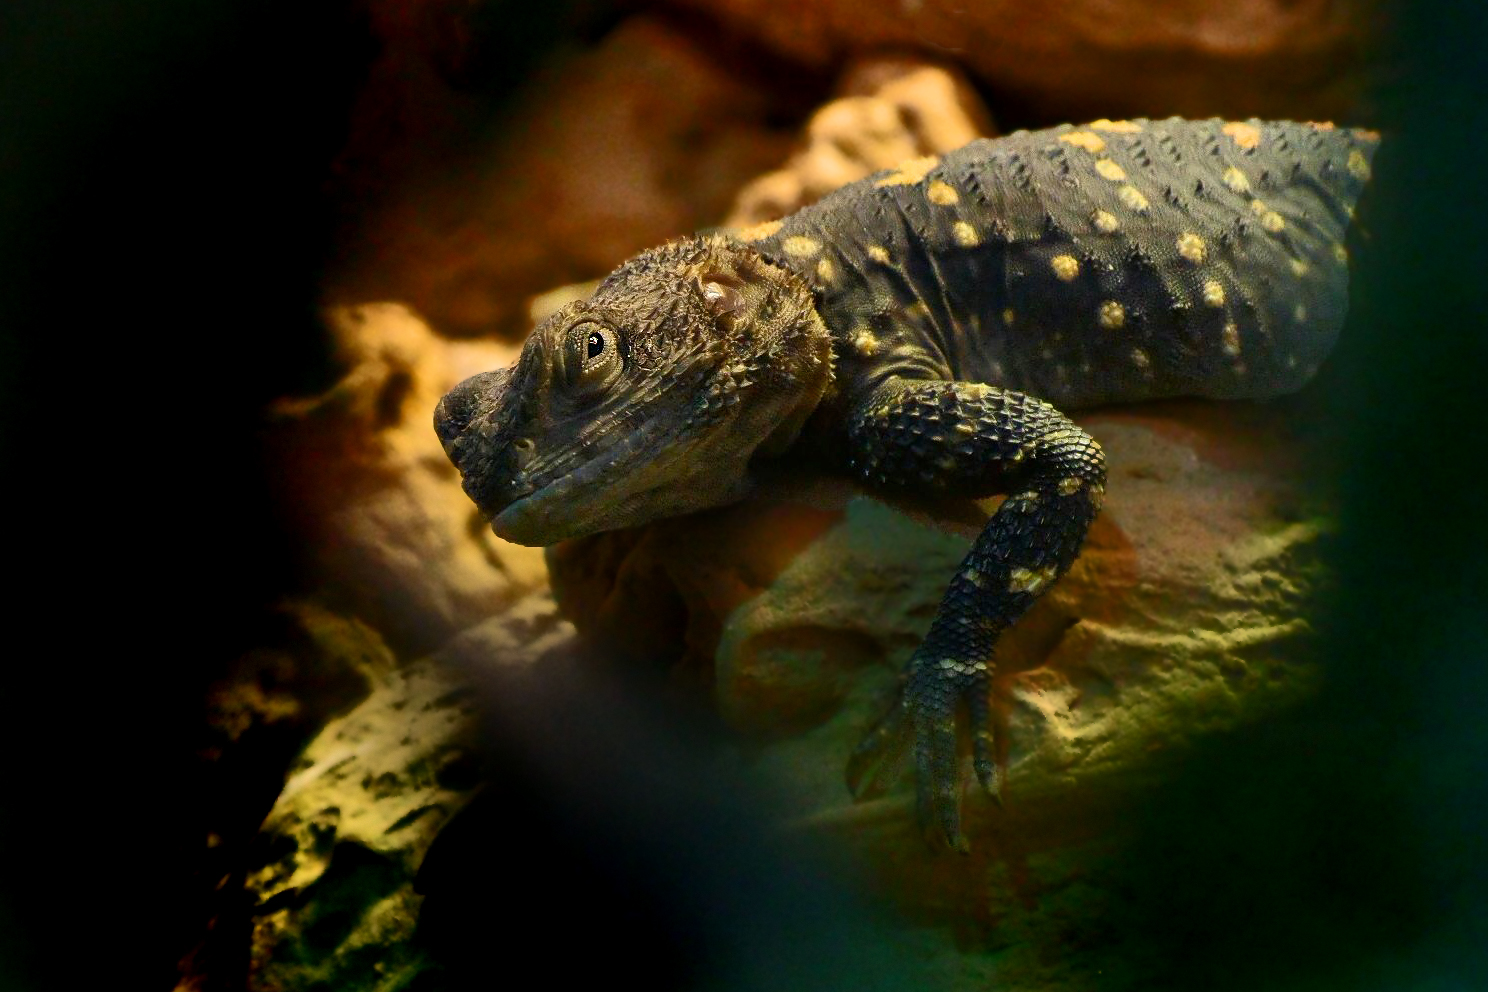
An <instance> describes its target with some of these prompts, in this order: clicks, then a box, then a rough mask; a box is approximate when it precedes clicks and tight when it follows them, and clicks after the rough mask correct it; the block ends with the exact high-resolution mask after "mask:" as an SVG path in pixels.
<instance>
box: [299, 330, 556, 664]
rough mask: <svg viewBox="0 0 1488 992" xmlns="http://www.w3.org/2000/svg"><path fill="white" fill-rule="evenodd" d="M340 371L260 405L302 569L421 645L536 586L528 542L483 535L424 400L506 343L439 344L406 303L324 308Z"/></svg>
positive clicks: (502, 354) (501, 352)
mask: <svg viewBox="0 0 1488 992" xmlns="http://www.w3.org/2000/svg"><path fill="white" fill-rule="evenodd" d="M329 326H330V331H331V334H332V337H333V339H334V345H335V350H336V355H337V360H338V362H339V363H340V364H341V365H342V367H344V368H346V369H347V372H346V374H345V376H344V377H343V378H342V379H341V380H340V381H339V382H338V383H337V384H336V385H335V386H334V387H332V388H331V389H330V390H329V391H328V392H326V393H325V394H324V395H322V396H319V397H315V398H314V399H310V400H295V401H285V402H282V403H280V404H278V405H277V406H276V408H275V410H274V411H273V414H274V417H275V420H276V424H275V433H274V436H273V438H272V443H271V447H272V448H273V449H274V451H275V452H276V456H277V459H278V461H279V464H280V465H281V467H282V469H283V472H284V478H283V485H282V487H281V492H282V494H283V498H284V506H285V513H286V514H287V516H288V517H289V518H290V521H291V523H292V524H293V525H294V526H295V527H296V529H297V530H298V531H299V532H300V533H302V534H304V535H305V540H306V545H305V555H306V558H307V562H306V564H307V566H308V571H309V573H310V576H311V577H312V579H313V580H315V581H316V582H318V583H319V584H321V585H323V586H324V587H325V588H326V590H327V595H328V597H329V598H330V599H331V600H332V601H333V602H335V603H336V604H337V605H338V606H340V607H342V608H344V609H346V610H348V611H349V612H351V613H353V614H354V615H356V616H360V617H364V618H366V619H367V620H368V622H371V623H374V624H375V625H376V626H377V627H378V629H379V630H381V631H382V632H383V634H384V635H385V636H387V637H388V638H389V640H390V641H391V642H392V643H393V644H394V645H395V646H397V647H399V648H403V649H407V650H410V651H413V652H418V651H427V650H430V649H432V648H434V647H435V646H437V645H439V644H441V643H443V641H444V640H445V639H446V638H448V637H449V636H450V635H452V634H454V633H455V632H457V631H459V630H462V629H464V628H465V627H467V626H469V625H470V624H472V623H475V622H477V621H479V620H481V619H483V618H485V617H487V616H490V615H491V614H493V613H496V612H499V611H501V610H503V609H504V608H505V607H506V606H507V605H509V604H510V603H512V602H514V601H515V600H516V599H518V598H519V597H521V596H522V595H524V594H525V593H526V592H528V591H530V590H532V589H534V588H537V587H538V586H540V585H541V584H542V583H543V581H544V576H543V565H542V559H541V553H540V552H538V551H536V550H534V549H531V548H523V547H520V546H518V545H515V544H508V543H507V542H505V541H502V540H501V539H499V538H497V537H496V536H495V535H494V534H492V533H491V531H490V528H489V527H487V526H486V525H485V522H484V521H482V520H481V518H480V515H479V514H478V513H477V512H476V509H475V506H474V505H473V504H472V503H471V502H470V500H469V499H467V498H466V497H465V494H464V493H463V492H461V490H460V485H459V476H458V474H457V473H456V472H455V470H454V468H453V467H452V466H451V465H450V463H449V459H448V458H446V457H445V455H444V452H443V450H441V448H440V446H439V439H438V438H437V437H436V436H435V434H434V429H433V426H432V424H433V417H434V405H435V404H436V403H437V402H438V401H439V397H440V396H442V395H443V394H444V393H445V391H446V390H448V389H449V388H450V386H452V385H454V384H455V383H456V382H458V381H459V380H461V379H463V378H465V377H467V376H470V375H474V374H475V373H477V372H483V371H486V370H488V369H492V368H497V367H500V366H504V365H507V364H510V362H511V361H512V360H513V358H514V357H515V355H516V349H515V348H514V347H512V346H510V345H500V344H494V343H489V342H473V341H472V342H451V341H448V340H446V339H444V338H441V337H439V336H437V335H435V334H434V333H433V332H432V331H431V330H430V329H429V327H428V326H427V325H426V324H424V322H423V321H421V320H419V319H418V318H417V317H415V316H414V315H413V314H412V313H410V312H409V311H408V310H407V309H406V308H404V307H401V306H397V305H394V304H377V305H370V306H365V307H356V308H348V309H343V310H337V311H333V312H332V313H331V314H330V315H329Z"/></svg>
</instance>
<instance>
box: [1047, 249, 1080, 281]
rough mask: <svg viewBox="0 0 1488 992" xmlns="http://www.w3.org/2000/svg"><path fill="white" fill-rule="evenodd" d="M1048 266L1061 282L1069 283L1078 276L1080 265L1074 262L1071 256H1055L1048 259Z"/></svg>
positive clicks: (1073, 257)
mask: <svg viewBox="0 0 1488 992" xmlns="http://www.w3.org/2000/svg"><path fill="white" fill-rule="evenodd" d="M1049 266H1050V267H1051V268H1053V270H1054V274H1055V275H1056V276H1058V277H1059V278H1060V280H1061V281H1063V282H1069V281H1070V280H1071V279H1073V278H1074V277H1075V276H1077V275H1079V274H1080V263H1079V262H1077V261H1075V256H1073V255H1055V256H1054V257H1053V258H1051V259H1049Z"/></svg>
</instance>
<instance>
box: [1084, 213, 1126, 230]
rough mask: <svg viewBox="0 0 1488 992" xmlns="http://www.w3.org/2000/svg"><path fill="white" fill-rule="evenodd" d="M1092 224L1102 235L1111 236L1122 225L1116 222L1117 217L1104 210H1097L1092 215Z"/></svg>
mask: <svg viewBox="0 0 1488 992" xmlns="http://www.w3.org/2000/svg"><path fill="white" fill-rule="evenodd" d="M1090 223H1091V224H1093V225H1094V226H1095V229H1096V230H1097V231H1099V232H1101V233H1102V234H1111V233H1113V232H1114V231H1115V230H1116V229H1117V228H1118V227H1120V226H1121V225H1120V224H1119V223H1118V222H1117V220H1116V215H1115V214H1111V213H1107V212H1106V211H1104V210H1097V211H1095V213H1093V214H1091V215H1090Z"/></svg>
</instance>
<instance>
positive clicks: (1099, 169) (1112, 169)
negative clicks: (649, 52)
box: [1095, 158, 1126, 183]
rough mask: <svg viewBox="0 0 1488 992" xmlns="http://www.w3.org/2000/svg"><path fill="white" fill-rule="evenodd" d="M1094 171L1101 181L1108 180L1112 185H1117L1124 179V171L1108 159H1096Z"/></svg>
mask: <svg viewBox="0 0 1488 992" xmlns="http://www.w3.org/2000/svg"><path fill="white" fill-rule="evenodd" d="M1095 171H1096V174H1097V175H1099V176H1100V177H1101V178H1102V179H1109V180H1111V182H1113V183H1119V182H1121V181H1122V180H1123V179H1125V178H1126V170H1125V169H1123V168H1122V167H1121V166H1119V165H1117V164H1116V163H1115V162H1112V161H1111V160H1110V159H1108V158H1098V159H1096V160H1095Z"/></svg>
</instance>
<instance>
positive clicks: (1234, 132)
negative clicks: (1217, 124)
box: [1220, 121, 1261, 148]
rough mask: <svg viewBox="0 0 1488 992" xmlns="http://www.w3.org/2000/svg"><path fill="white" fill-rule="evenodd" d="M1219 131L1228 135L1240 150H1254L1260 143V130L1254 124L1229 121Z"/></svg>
mask: <svg viewBox="0 0 1488 992" xmlns="http://www.w3.org/2000/svg"><path fill="white" fill-rule="evenodd" d="M1220 130H1221V131H1222V132H1224V133H1225V134H1227V135H1229V136H1230V138H1231V139H1232V140H1233V141H1234V142H1235V144H1237V145H1239V146H1240V147H1241V148H1255V147H1256V146H1258V145H1259V144H1260V143H1261V131H1260V128H1258V127H1256V126H1255V125H1254V124H1246V123H1244V122H1243V121H1231V122H1230V123H1228V124H1226V125H1225V126H1224V127H1222V128H1220Z"/></svg>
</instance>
